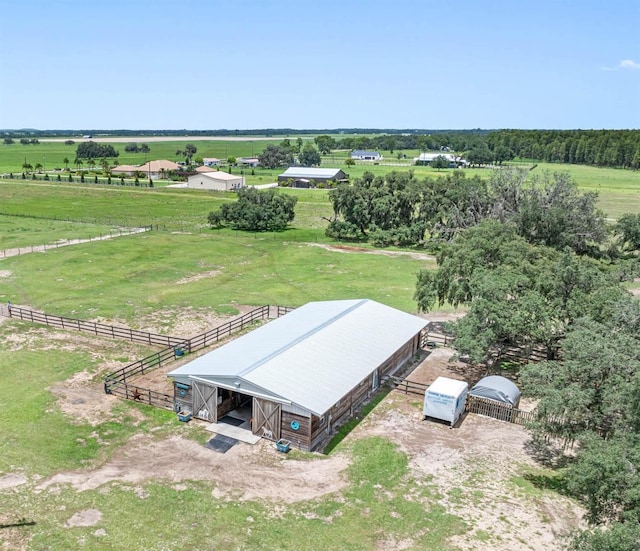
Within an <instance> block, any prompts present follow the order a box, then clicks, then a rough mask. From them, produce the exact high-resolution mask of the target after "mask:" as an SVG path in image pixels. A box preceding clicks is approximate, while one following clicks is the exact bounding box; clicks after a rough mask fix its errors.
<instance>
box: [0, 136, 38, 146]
mask: <svg viewBox="0 0 640 551" xmlns="http://www.w3.org/2000/svg"><path fill="white" fill-rule="evenodd" d="M2 143H3V144H4V145H13V144H14V143H15V140H14V139H13V138H12V137H11V136H6V137H5V138H3V139H2ZM20 143H21V144H22V145H37V144H39V143H40V140H38V138H20Z"/></svg>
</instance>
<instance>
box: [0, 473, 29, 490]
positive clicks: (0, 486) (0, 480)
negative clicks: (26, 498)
mask: <svg viewBox="0 0 640 551" xmlns="http://www.w3.org/2000/svg"><path fill="white" fill-rule="evenodd" d="M26 483H27V477H26V476H25V475H23V474H21V473H9V474H5V475H4V476H0V490H8V489H9V488H15V487H16V486H20V485H22V484H26Z"/></svg>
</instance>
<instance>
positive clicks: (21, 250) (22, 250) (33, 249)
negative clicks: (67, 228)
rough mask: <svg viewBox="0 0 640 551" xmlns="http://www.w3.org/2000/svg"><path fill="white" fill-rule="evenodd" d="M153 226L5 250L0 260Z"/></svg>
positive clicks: (111, 237) (113, 236)
mask: <svg viewBox="0 0 640 551" xmlns="http://www.w3.org/2000/svg"><path fill="white" fill-rule="evenodd" d="M152 229H153V226H143V227H140V228H119V229H118V231H115V232H111V233H106V234H100V235H98V236H95V237H86V238H83V237H78V238H75V239H64V240H62V241H59V242H56V243H45V244H43V245H29V246H27V247H15V248H13V249H6V250H1V251H0V258H9V257H12V256H21V255H23V254H30V253H43V252H46V251H50V250H53V249H59V248H60V247H69V246H70V245H79V244H81V243H90V242H92V241H105V240H107V239H113V238H116V237H123V236H128V235H135V234H138V233H145V232H148V231H151V230H152Z"/></svg>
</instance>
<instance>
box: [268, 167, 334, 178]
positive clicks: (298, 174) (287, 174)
mask: <svg viewBox="0 0 640 551" xmlns="http://www.w3.org/2000/svg"><path fill="white" fill-rule="evenodd" d="M338 172H340V169H339V168H306V167H303V166H293V167H291V168H288V169H287V170H285V171H284V172H283V173H282V174H280V176H279V177H282V178H309V179H311V178H334V177H335V176H336V175H337V174H338Z"/></svg>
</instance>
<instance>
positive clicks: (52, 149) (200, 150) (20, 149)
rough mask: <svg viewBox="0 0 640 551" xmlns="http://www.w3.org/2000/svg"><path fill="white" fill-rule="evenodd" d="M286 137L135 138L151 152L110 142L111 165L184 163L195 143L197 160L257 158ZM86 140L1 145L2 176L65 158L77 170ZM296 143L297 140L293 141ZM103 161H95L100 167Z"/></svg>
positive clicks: (57, 165) (49, 165)
mask: <svg viewBox="0 0 640 551" xmlns="http://www.w3.org/2000/svg"><path fill="white" fill-rule="evenodd" d="M282 140H283V138H265V139H264V140H251V141H250V140H247V141H244V140H210V141H209V140H202V141H200V140H197V141H196V140H194V141H192V142H189V141H188V140H185V141H167V142H145V141H144V138H132V139H131V142H137V143H147V145H148V146H149V149H150V151H149V153H147V154H146V156H145V153H127V152H126V151H125V150H124V148H125V146H126V145H127V143H111V145H112V146H113V147H114V149H115V150H116V151H118V153H119V155H118V157H115V158H113V157H112V158H111V159H110V162H111V164H112V165H113V164H119V165H125V164H133V165H138V164H143V163H144V162H145V160H149V159H167V160H168V161H175V162H177V161H183V160H184V157H179V156H177V155H176V151H178V150H183V149H184V147H185V145H186V144H188V143H192V144H193V145H195V146H196V148H197V152H196V155H195V156H196V157H215V158H217V159H221V160H225V161H226V159H227V158H228V157H236V158H238V157H254V156H257V155H259V154H260V153H262V151H263V149H264V148H265V147H266V146H267V145H269V144H279V143H280V142H281V141H282ZM82 141H83V140H81V139H77V140H75V144H74V145H65V144H64V142H40V143H39V144H34V145H22V144H21V143H20V142H19V141H16V143H14V144H11V145H4V144H1V145H0V174H1V173H14V174H17V173H22V170H23V169H22V165H23V164H24V163H25V162H27V163H29V164H31V165H32V166H34V167H35V165H36V164H38V163H40V164H41V165H43V167H44V168H46V170H53V169H55V168H65V164H64V163H63V159H64V158H65V157H66V158H67V159H69V168H75V165H74V164H73V161H74V160H75V158H76V150H77V148H78V144H80V143H81V142H82ZM293 141H295V138H294V139H293ZM99 164H100V159H96V165H97V166H99ZM82 166H83V168H86V167H87V160H86V159H83V165H82Z"/></svg>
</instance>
